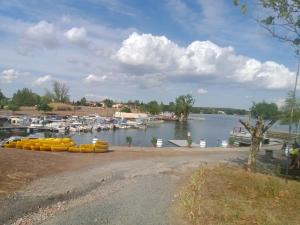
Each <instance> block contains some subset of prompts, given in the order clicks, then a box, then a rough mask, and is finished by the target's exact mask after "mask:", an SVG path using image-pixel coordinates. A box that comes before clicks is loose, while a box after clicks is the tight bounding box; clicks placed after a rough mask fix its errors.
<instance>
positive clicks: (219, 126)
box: [72, 114, 244, 147]
mask: <svg viewBox="0 0 300 225" xmlns="http://www.w3.org/2000/svg"><path fill="white" fill-rule="evenodd" d="M191 117H192V118H194V119H192V120H188V121H187V122H186V123H179V122H164V123H163V124H160V125H157V126H154V127H148V128H147V129H146V130H142V129H118V130H116V131H101V132H94V133H81V134H75V135H73V136H72V138H73V139H74V140H75V141H76V142H77V143H78V144H80V143H91V142H92V139H93V138H94V137H97V138H99V139H105V140H107V141H109V143H110V144H112V145H126V137H127V136H131V137H132V139H133V145H135V146H151V139H152V137H158V138H162V139H163V145H164V146H173V145H172V144H171V143H168V140H169V139H186V138H187V133H188V132H191V135H192V139H193V142H195V143H199V141H200V139H205V140H206V142H207V146H208V147H214V146H217V144H218V139H220V140H227V139H228V138H229V132H230V131H231V130H232V128H233V127H234V126H237V125H239V123H238V120H239V119H241V118H244V117H239V116H228V115H203V114H201V115H198V114H193V115H191ZM199 118H204V120H200V119H199Z"/></svg>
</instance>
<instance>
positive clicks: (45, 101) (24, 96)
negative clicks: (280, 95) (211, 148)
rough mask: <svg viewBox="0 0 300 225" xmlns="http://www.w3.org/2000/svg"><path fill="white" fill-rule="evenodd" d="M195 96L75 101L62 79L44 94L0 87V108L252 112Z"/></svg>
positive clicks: (185, 115)
mask: <svg viewBox="0 0 300 225" xmlns="http://www.w3.org/2000/svg"><path fill="white" fill-rule="evenodd" d="M194 101H195V100H194V98H193V97H192V96H191V95H189V94H188V95H181V96H178V97H177V98H176V99H175V101H174V102H169V103H168V104H165V103H163V102H158V101H157V100H152V101H149V102H147V103H146V102H143V101H140V100H128V101H127V102H121V101H114V100H112V99H104V100H102V101H88V100H87V99H86V98H85V97H82V98H81V99H80V100H78V101H71V100H70V95H69V88H68V87H67V86H66V85H65V84H64V83H61V82H58V81H55V82H53V85H52V90H48V89H46V90H45V94H44V95H39V94H37V93H34V92H33V91H32V90H31V89H29V88H23V89H21V90H17V91H16V92H15V93H14V94H13V95H12V97H11V98H8V97H6V96H5V94H4V93H2V91H1V90H0V108H1V109H4V108H5V109H8V110H11V111H13V112H14V111H18V110H19V108H20V107H21V106H34V107H36V108H37V110H39V111H44V112H47V111H52V108H51V107H50V106H49V104H50V103H52V102H60V103H67V104H71V105H74V106H91V105H92V106H103V107H108V108H111V107H113V105H115V104H123V105H124V107H122V108H121V111H122V112H132V111H140V112H147V113H150V114H152V115H157V114H159V113H161V112H170V113H174V114H176V115H177V116H178V117H181V119H182V120H185V119H186V117H187V116H188V113H204V114H217V113H223V114H228V115H246V114H248V112H249V111H247V110H244V109H233V108H219V107H217V108H216V107H195V106H193V105H194Z"/></svg>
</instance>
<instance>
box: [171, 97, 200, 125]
mask: <svg viewBox="0 0 300 225" xmlns="http://www.w3.org/2000/svg"><path fill="white" fill-rule="evenodd" d="M194 103H195V99H194V98H193V96H192V95H190V94H187V95H181V96H179V97H177V98H176V103H175V114H176V116H177V117H178V120H179V121H187V118H188V116H189V114H190V112H191V110H192V107H193V105H194Z"/></svg>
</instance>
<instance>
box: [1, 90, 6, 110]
mask: <svg viewBox="0 0 300 225" xmlns="http://www.w3.org/2000/svg"><path fill="white" fill-rule="evenodd" d="M6 104H7V98H6V97H5V95H4V94H3V93H2V91H1V89H0V109H3V107H4V106H5V105H6Z"/></svg>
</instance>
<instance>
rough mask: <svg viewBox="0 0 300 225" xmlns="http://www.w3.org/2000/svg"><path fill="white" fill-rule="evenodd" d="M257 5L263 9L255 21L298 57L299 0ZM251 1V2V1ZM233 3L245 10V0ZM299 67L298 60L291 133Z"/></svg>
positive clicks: (271, 0) (265, 0)
mask: <svg viewBox="0 0 300 225" xmlns="http://www.w3.org/2000/svg"><path fill="white" fill-rule="evenodd" d="M256 2H258V3H259V4H258V6H260V7H261V9H262V11H264V14H263V15H264V16H263V17H262V18H258V19H256V21H257V22H258V23H259V24H260V25H261V26H262V27H263V28H264V29H265V30H267V31H268V32H269V33H270V34H271V35H272V36H273V37H274V38H277V39H278V40H280V41H282V42H284V43H288V44H289V45H290V46H291V47H292V49H293V50H294V52H295V53H296V56H297V58H298V60H300V59H299V53H300V52H299V47H300V30H299V29H300V1H299V0H256ZM252 3H253V2H252ZM234 4H235V5H239V6H241V9H242V12H243V13H245V12H246V11H247V5H249V4H247V0H234ZM299 69H300V61H299V62H298V69H297V74H296V78H295V83H294V89H293V91H292V96H291V97H292V102H291V103H292V104H291V107H290V122H289V133H290V134H291V130H292V123H293V118H294V113H295V112H294V111H295V110H294V108H295V105H294V104H295V99H296V90H297V82H298V75H299Z"/></svg>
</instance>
